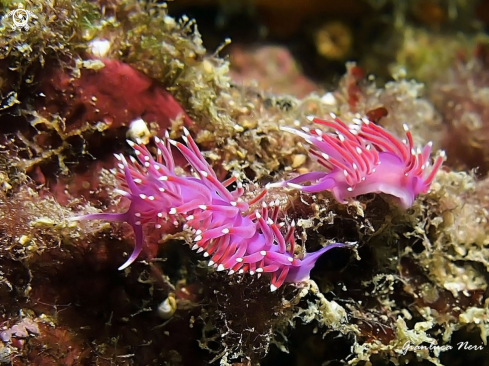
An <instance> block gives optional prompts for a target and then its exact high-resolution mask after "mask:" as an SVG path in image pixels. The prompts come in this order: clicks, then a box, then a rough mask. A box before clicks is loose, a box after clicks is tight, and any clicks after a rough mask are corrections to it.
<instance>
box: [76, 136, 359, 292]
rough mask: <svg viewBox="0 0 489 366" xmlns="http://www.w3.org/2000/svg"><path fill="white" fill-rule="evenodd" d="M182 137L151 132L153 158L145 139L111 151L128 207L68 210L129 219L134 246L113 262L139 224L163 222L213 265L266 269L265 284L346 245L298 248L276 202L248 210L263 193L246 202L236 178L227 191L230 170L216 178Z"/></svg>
mask: <svg viewBox="0 0 489 366" xmlns="http://www.w3.org/2000/svg"><path fill="white" fill-rule="evenodd" d="M183 139H184V141H185V143H186V145H184V144H182V143H179V142H176V141H173V140H171V139H169V138H168V134H166V136H165V138H164V139H163V140H160V139H158V138H155V142H156V147H157V155H156V157H155V158H154V157H153V156H152V155H151V154H150V152H149V151H148V150H147V148H146V147H145V146H144V145H140V144H134V143H133V142H129V144H130V145H131V146H132V147H133V148H134V151H135V153H136V156H137V160H136V159H131V160H130V161H127V160H126V159H125V157H124V156H122V155H117V156H116V157H117V159H118V160H119V172H118V177H119V178H120V179H121V180H122V182H123V185H122V188H123V189H121V190H119V193H120V194H121V195H122V196H124V197H125V198H127V199H128V200H129V201H130V206H129V209H128V210H127V211H126V212H123V213H97V214H89V215H84V216H79V217H75V218H74V219H76V220H93V219H98V220H108V221H121V222H127V223H129V224H130V225H131V226H132V228H133V230H134V234H135V247H134V251H133V253H132V254H131V256H130V257H129V258H128V260H127V261H126V262H125V263H124V264H123V265H122V266H121V267H120V268H119V269H124V268H126V267H128V266H129V265H130V264H131V263H133V262H134V261H135V260H136V258H137V257H138V256H139V254H140V253H141V250H142V248H143V244H144V230H143V227H147V229H149V230H151V229H153V228H154V229H160V228H161V227H162V224H163V223H164V222H170V223H174V224H175V225H176V226H180V225H181V226H182V228H183V229H184V230H189V231H190V232H191V233H192V235H193V246H192V249H194V250H196V251H197V252H199V253H202V254H203V256H204V257H207V258H208V259H209V265H210V266H213V267H214V268H216V270H217V271H224V270H226V271H228V273H229V274H234V273H236V274H244V273H249V274H251V275H253V274H261V273H268V274H269V275H270V276H271V286H270V288H271V291H275V290H276V289H277V288H279V287H280V286H281V285H282V284H283V283H284V282H301V281H305V280H307V279H308V278H309V274H310V271H311V269H312V268H313V267H314V265H315V263H316V260H317V259H318V258H319V257H320V256H321V255H322V254H323V253H325V252H326V251H328V250H330V249H332V248H335V247H344V246H349V245H350V244H343V243H333V244H329V245H327V246H325V247H323V248H322V249H320V250H318V251H316V252H312V253H304V254H303V255H300V256H298V255H296V254H295V249H296V248H295V240H294V230H295V223H294V222H291V223H290V225H285V223H278V215H279V207H278V204H275V203H274V202H272V203H271V204H268V205H267V204H265V203H264V202H263V203H262V206H261V209H259V210H255V211H254V212H250V209H249V206H250V204H253V203H256V202H257V201H259V200H260V199H262V198H263V195H260V196H258V197H257V198H255V199H254V200H252V201H250V202H245V201H243V199H242V196H243V193H244V188H243V187H242V185H241V184H240V183H239V182H238V183H237V184H236V187H237V188H236V189H235V190H233V191H229V190H228V189H227V188H226V187H228V186H229V185H231V184H232V183H234V182H236V178H235V177H232V178H230V179H228V180H227V181H224V182H220V181H219V180H218V179H217V177H216V174H215V172H214V171H213V170H212V168H211V167H210V166H209V164H208V163H207V162H206V160H205V159H204V157H203V156H202V154H201V152H200V151H199V149H198V147H197V145H196V144H195V142H194V141H193V139H192V138H191V136H190V135H189V133H188V131H187V130H186V129H184V136H183ZM171 145H173V146H175V147H176V148H177V149H178V150H180V152H181V153H182V155H183V156H184V157H185V159H186V160H187V161H188V162H189V164H190V165H191V167H192V168H193V175H180V174H177V172H176V170H175V163H174V159H173V155H172V150H171ZM147 224H150V225H149V226H148V225H147ZM284 226H286V228H284ZM284 229H285V230H284Z"/></svg>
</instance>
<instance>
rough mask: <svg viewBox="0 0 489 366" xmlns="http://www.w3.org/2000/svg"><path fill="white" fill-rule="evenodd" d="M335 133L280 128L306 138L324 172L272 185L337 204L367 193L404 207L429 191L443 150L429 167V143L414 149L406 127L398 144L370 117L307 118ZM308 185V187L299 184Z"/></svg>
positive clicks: (439, 164) (441, 159) (443, 154)
mask: <svg viewBox="0 0 489 366" xmlns="http://www.w3.org/2000/svg"><path fill="white" fill-rule="evenodd" d="M311 120H312V121H313V122H315V123H317V124H320V125H323V126H325V127H328V128H329V129H331V130H332V131H333V132H323V131H322V130H320V129H309V128H306V127H304V128H302V130H296V129H293V128H289V127H283V128H282V130H284V131H288V132H292V133H294V134H296V135H299V136H301V137H302V138H304V139H305V140H306V141H307V143H309V144H310V146H311V148H310V150H309V152H310V153H311V154H312V155H314V156H316V157H317V159H318V162H319V163H320V164H321V165H322V166H323V167H324V168H325V170H324V171H313V172H309V173H305V174H302V175H299V176H297V177H295V178H293V179H290V180H288V181H285V182H278V183H273V184H271V186H272V187H284V186H289V187H292V188H297V189H299V190H301V191H303V192H308V193H314V192H320V191H326V190H328V191H331V192H332V194H333V195H334V197H335V198H336V199H337V200H338V201H339V202H342V203H343V202H345V200H346V199H348V198H352V197H356V196H359V195H362V194H366V193H385V194H388V195H391V196H394V197H397V198H398V199H399V201H400V204H401V206H402V207H404V208H408V207H411V206H412V204H413V202H414V200H415V198H416V196H417V195H418V194H420V193H426V192H428V190H429V188H430V185H431V183H432V182H433V179H434V178H435V175H436V172H437V171H438V169H439V168H440V167H441V165H442V163H443V159H444V157H445V153H444V151H441V152H440V154H439V155H438V157H437V158H436V159H435V161H434V163H433V165H431V164H430V154H431V147H432V144H431V142H430V143H428V144H427V145H426V146H425V147H424V148H423V149H415V148H414V143H413V138H412V135H411V132H410V131H409V128H408V126H407V125H404V130H405V132H406V139H405V140H402V141H401V140H399V139H398V138H397V137H395V136H393V135H392V134H391V133H389V132H388V131H387V130H385V129H384V128H382V127H381V126H378V125H376V124H375V123H373V122H371V121H369V120H368V119H355V120H354V121H353V122H354V123H353V124H351V125H346V124H345V123H344V122H342V121H341V120H340V119H339V118H337V117H336V116H335V115H332V121H324V120H320V119H317V118H311ZM306 182H309V183H310V185H303V183H306Z"/></svg>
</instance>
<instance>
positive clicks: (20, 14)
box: [7, 4, 37, 30]
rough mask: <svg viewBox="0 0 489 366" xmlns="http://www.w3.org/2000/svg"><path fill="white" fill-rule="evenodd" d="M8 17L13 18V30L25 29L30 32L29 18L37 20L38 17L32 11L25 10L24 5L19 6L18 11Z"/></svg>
mask: <svg viewBox="0 0 489 366" xmlns="http://www.w3.org/2000/svg"><path fill="white" fill-rule="evenodd" d="M7 15H8V16H11V17H12V21H13V22H14V24H13V25H12V29H13V30H16V29H22V28H23V29H25V30H29V24H27V23H28V22H29V17H32V18H35V19H37V16H36V15H35V14H34V13H33V12H32V11H30V10H27V9H24V5H22V4H19V5H18V9H15V10H11V11H10V12H9V13H8V14H7Z"/></svg>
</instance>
